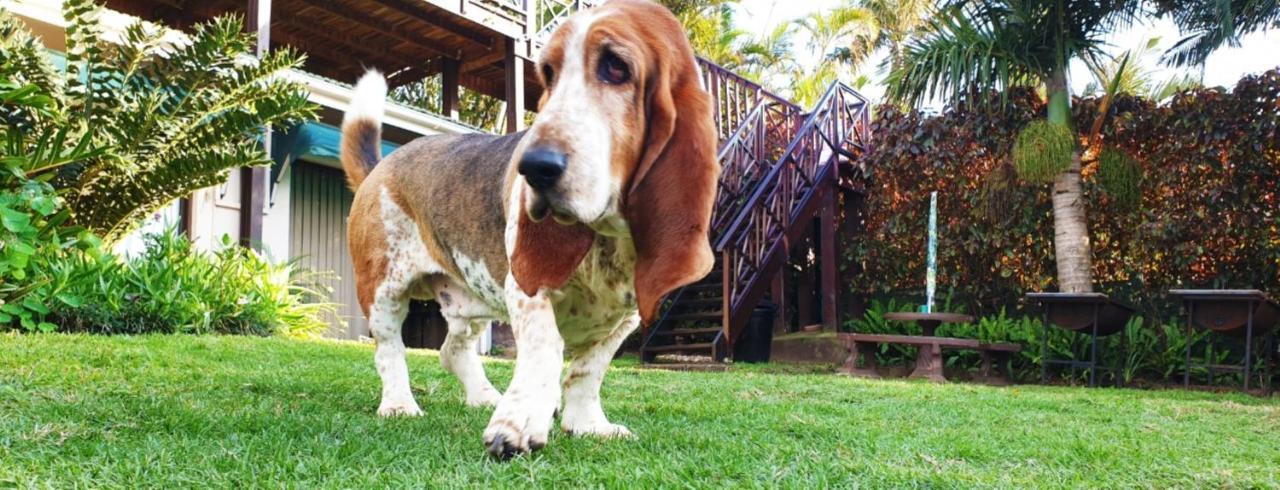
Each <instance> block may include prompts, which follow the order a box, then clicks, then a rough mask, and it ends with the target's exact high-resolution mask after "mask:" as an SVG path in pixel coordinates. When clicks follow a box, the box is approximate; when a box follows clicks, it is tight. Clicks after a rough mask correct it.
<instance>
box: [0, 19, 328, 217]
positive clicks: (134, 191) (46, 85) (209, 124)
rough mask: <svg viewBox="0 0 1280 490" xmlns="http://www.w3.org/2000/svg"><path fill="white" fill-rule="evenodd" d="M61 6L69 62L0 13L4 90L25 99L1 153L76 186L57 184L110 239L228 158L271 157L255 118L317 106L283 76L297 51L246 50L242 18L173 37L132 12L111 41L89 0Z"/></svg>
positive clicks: (13, 164)
mask: <svg viewBox="0 0 1280 490" xmlns="http://www.w3.org/2000/svg"><path fill="white" fill-rule="evenodd" d="M63 12H64V15H65V17H66V18H67V20H68V26H67V29H66V35H67V39H66V43H67V52H66V56H67V60H66V61H67V70H66V71H65V72H57V71H56V70H53V69H52V68H51V63H50V62H49V61H48V58H47V56H48V55H47V54H46V53H45V52H44V51H43V49H40V48H39V47H38V44H37V43H35V42H34V41H33V40H32V39H31V36H30V35H29V34H27V33H25V32H24V31H23V30H22V28H21V27H20V26H19V25H18V24H17V22H16V21H15V20H14V19H13V18H12V17H11V16H10V15H9V14H7V13H4V12H0V35H2V36H0V43H2V46H0V52H3V54H4V59H3V60H0V61H2V62H3V63H2V64H3V65H4V68H3V70H4V71H5V75H6V76H7V78H8V80H6V81H5V82H4V83H5V85H4V86H2V87H0V89H3V90H6V91H8V92H9V93H10V95H9V96H8V97H7V98H6V99H5V102H6V106H7V105H8V102H9V100H10V99H9V97H14V96H15V95H13V94H16V96H20V97H23V98H25V102H24V104H25V107H26V108H27V109H24V110H17V111H11V110H6V111H5V117H6V119H8V121H10V122H11V124H9V125H7V126H6V127H5V128H4V129H3V130H0V131H3V134H0V136H3V138H2V140H0V142H2V143H3V144H4V147H3V152H4V153H3V158H4V161H5V164H6V165H7V166H8V167H10V168H11V169H16V172H21V173H23V174H25V175H27V176H29V177H32V178H37V177H38V178H41V179H48V180H49V182H51V183H52V184H53V185H54V186H55V187H56V188H58V189H67V190H74V192H66V193H64V194H63V195H64V198H65V199H66V203H67V206H68V207H69V209H70V210H71V216H72V219H73V221H74V222H75V223H77V224H79V225H82V226H84V227H86V228H88V229H90V230H92V231H94V232H95V233H98V234H100V235H101V236H102V237H104V239H106V240H107V241H108V242H110V241H114V240H116V239H118V238H120V237H121V236H123V235H124V234H125V233H127V232H129V231H131V230H132V229H133V227H134V226H136V224H137V223H139V222H140V221H141V218H142V217H144V216H146V215H148V214H150V213H153V212H155V210H157V209H159V208H160V207H162V206H164V205H166V204H168V203H169V202H171V201H173V200H174V199H176V198H178V197H180V196H183V195H187V194H190V193H191V192H192V191H194V190H196V189H200V188H203V187H208V186H211V185H216V184H220V183H223V182H225V181H226V178H227V175H228V171H229V170H230V169H234V168H239V167H244V166H250V165H265V164H267V163H269V159H268V157H267V155H266V154H265V153H264V152H263V151H262V148H261V145H260V144H259V137H260V136H259V135H260V131H261V128H263V127H272V126H287V125H291V124H296V123H298V122H301V121H304V120H307V119H311V118H313V117H314V113H315V109H314V107H313V106H312V105H311V104H310V103H309V102H308V101H307V99H306V97H307V95H306V91H305V88H304V87H303V86H301V85H300V84H298V83H296V82H292V81H289V80H287V79H286V78H284V77H280V76H279V74H280V73H281V72H283V71H285V70H289V69H292V68H297V67H298V66H300V64H301V62H302V58H301V56H299V55H297V54H296V53H294V52H293V51H292V50H290V49H287V48H286V49H278V50H273V51H272V52H271V53H269V54H267V55H264V56H263V57H262V58H260V59H257V58H253V56H252V55H253V53H254V49H255V46H256V42H255V40H254V37H253V36H252V35H250V34H245V33H243V27H244V26H243V22H242V21H241V20H240V19H238V18H235V17H220V18H217V19H214V20H212V21H210V22H207V23H204V24H200V25H197V26H195V27H194V28H193V29H192V31H191V32H190V33H189V38H188V39H186V40H185V41H180V42H176V43H175V42H171V41H170V40H169V39H168V38H166V37H165V36H164V32H163V31H162V30H160V29H159V28H157V27H155V26H153V25H149V24H143V23H137V24H134V25H131V26H129V27H128V28H126V29H125V31H124V32H123V34H122V38H121V39H120V41H119V42H118V43H116V42H109V41H107V40H106V39H104V38H103V35H102V32H101V29H100V27H99V26H98V24H97V18H98V15H99V12H100V7H99V6H98V5H97V4H96V3H95V2H93V1H91V0H68V1H67V2H65V3H64V4H63ZM6 109H8V107H6Z"/></svg>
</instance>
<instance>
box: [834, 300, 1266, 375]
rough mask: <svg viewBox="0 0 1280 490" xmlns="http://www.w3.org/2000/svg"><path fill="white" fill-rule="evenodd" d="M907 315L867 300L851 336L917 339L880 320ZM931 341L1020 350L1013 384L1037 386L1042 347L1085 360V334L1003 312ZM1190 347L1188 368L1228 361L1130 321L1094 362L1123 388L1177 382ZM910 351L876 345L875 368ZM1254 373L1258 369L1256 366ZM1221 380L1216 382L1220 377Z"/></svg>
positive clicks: (909, 357) (901, 307) (1174, 324)
mask: <svg viewBox="0 0 1280 490" xmlns="http://www.w3.org/2000/svg"><path fill="white" fill-rule="evenodd" d="M943 308H944V309H947V310H948V311H951V310H950V309H951V308H952V307H950V306H949V305H947V306H944V307H943ZM913 310H914V308H913V305H912V304H911V303H910V302H906V303H903V302H899V301H898V300H897V299H895V298H887V299H873V300H872V301H871V302H870V305H869V307H868V308H867V311H866V312H865V314H864V315H863V317H862V318H859V319H855V320H853V321H851V322H850V324H849V327H850V329H851V330H852V331H855V332H859V333H877V334H892V335H920V333H921V332H920V327H919V326H918V325H916V324H915V323H911V322H891V321H888V320H886V319H885V318H884V315H885V314H886V313H891V312H896V311H913ZM935 334H936V335H938V336H941V337H955V338H962V339H977V340H980V341H983V342H991V343H997V342H1007V343H1014V344H1018V345H1021V346H1022V351H1021V352H1019V353H1018V354H1016V355H1014V356H1013V358H1012V359H1011V360H1010V361H1011V363H1012V365H1011V366H1010V368H1011V369H1012V371H1013V375H1014V379H1016V380H1018V381H1021V382H1029V383H1038V382H1040V374H1041V365H1042V361H1043V359H1044V355H1043V353H1042V351H1041V346H1042V345H1047V347H1048V349H1049V355H1050V356H1052V357H1053V358H1054V359H1068V360H1077V361H1084V360H1088V359H1089V337H1088V335H1082V334H1077V333H1074V332H1069V331H1067V330H1064V329H1061V328H1057V327H1051V328H1049V329H1048V330H1045V328H1044V326H1043V323H1042V322H1041V320H1040V319H1039V318H1038V317H1035V316H1024V315H1017V316H1010V315H1009V314H1008V312H1007V310H1006V309H1005V308H1000V309H999V311H997V312H996V313H994V314H991V315H987V316H982V317H979V318H978V319H977V320H976V321H975V322H974V323H945V324H942V325H940V326H939V327H938V329H937V331H936V332H935ZM1046 335H1047V336H1048V338H1047V341H1046V338H1045V336H1046ZM1188 340H1189V341H1190V342H1191V343H1192V347H1193V349H1192V362H1193V363H1196V364H1205V363H1213V364H1221V363H1223V362H1226V361H1228V358H1229V356H1231V355H1233V354H1232V352H1231V351H1230V350H1229V349H1225V348H1222V347H1218V348H1217V349H1216V350H1215V349H1212V348H1211V347H1210V344H1209V341H1210V334H1209V332H1208V331H1205V330H1195V331H1194V332H1192V335H1191V337H1190V338H1188V337H1187V334H1186V329H1185V328H1184V326H1182V325H1180V324H1179V323H1178V320H1177V319H1176V318H1174V319H1171V320H1170V321H1169V322H1163V323H1158V324H1156V325H1155V326H1148V324H1147V322H1145V321H1144V319H1143V318H1142V317H1140V316H1135V317H1134V318H1132V319H1131V320H1130V321H1129V323H1128V324H1127V325H1125V328H1124V329H1123V330H1122V331H1121V332H1119V333H1117V334H1115V335H1111V336H1108V337H1102V338H1100V339H1099V343H1098V362H1099V364H1100V365H1101V366H1103V367H1104V368H1110V367H1113V366H1115V367H1118V368H1119V375H1120V376H1121V379H1122V381H1123V382H1124V383H1125V384H1126V385H1133V384H1153V383H1158V384H1170V383H1179V382H1181V380H1182V374H1183V372H1184V371H1185V366H1186V348H1187V342H1188ZM916 351H917V349H916V348H915V347H908V346H901V345H891V344H881V345H880V348H879V350H878V351H877V352H876V361H877V362H878V363H880V364H881V365H899V366H908V367H909V366H911V364H912V363H913V362H914V360H915V356H916V355H917V352H916ZM1234 355H1237V356H1238V355H1239V354H1238V353H1235V354H1234ZM943 357H944V359H945V362H946V366H947V368H948V369H949V370H955V371H963V372H970V373H972V372H977V371H978V370H979V369H980V368H981V366H982V358H981V356H980V355H979V354H978V353H977V352H976V351H970V350H964V349H957V350H945V351H943ZM1232 362H1239V361H1234V360H1233V361H1232ZM1258 368H1259V369H1261V364H1259V366H1258ZM1258 372H1260V371H1258ZM1206 374H1207V373H1206V371H1205V370H1204V369H1203V368H1196V369H1195V370H1194V371H1193V372H1192V376H1193V377H1195V378H1196V379H1203V377H1204V376H1205V375H1206ZM1050 375H1051V377H1052V378H1053V379H1062V380H1064V381H1069V382H1084V381H1086V380H1087V379H1088V378H1087V376H1088V371H1085V370H1077V371H1076V372H1075V373H1074V377H1073V376H1072V373H1071V371H1070V370H1069V369H1063V368H1061V367H1060V366H1054V367H1053V368H1052V370H1051V371H1050ZM1098 376H1099V380H1100V381H1099V382H1100V383H1113V382H1114V380H1115V378H1114V377H1113V376H1114V375H1113V374H1112V373H1111V372H1109V371H1107V372H1103V371H1101V370H1100V371H1099V373H1098ZM1219 376H1220V377H1221V376H1222V375H1221V374H1219ZM1236 378H1238V376H1236ZM1257 381H1259V382H1260V381H1261V380H1260V379H1259V380H1257Z"/></svg>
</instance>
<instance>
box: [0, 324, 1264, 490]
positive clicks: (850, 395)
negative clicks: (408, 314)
mask: <svg viewBox="0 0 1280 490" xmlns="http://www.w3.org/2000/svg"><path fill="white" fill-rule="evenodd" d="M409 366H410V369H411V371H412V377H413V386H414V391H415V392H416V394H417V397H418V401H419V403H420V404H422V406H423V409H424V410H426V412H427V415H426V416H424V417H422V418H415V419H394V420H383V419H379V418H377V417H376V416H374V410H375V408H376V407H377V404H378V393H379V384H378V377H377V374H376V373H375V372H374V369H373V361H372V348H371V346H367V345H357V344H350V343H337V342H326V341H294V340H285V339H260V338H243V337H190V336H144V337H90V336H66V335H4V334H0V488H4V487H14V486H16V487H22V488H25V487H29V486H37V487H58V488H68V487H134V486H138V485H142V484H145V485H147V486H163V487H190V486H207V485H213V486H235V487H242V486H259V487H282V486H283V487H299V488H309V487H313V486H324V487H343V488H367V487H380V486H389V485H390V486H414V487H423V486H431V487H435V486H478V485H486V486H491V487H493V486H496V487H507V486H515V485H525V484H534V485H537V486H543V487H563V486H573V487H581V486H590V487H600V486H607V487H654V486H673V487H704V486H716V487H728V486H739V485H744V486H787V487H803V488H817V487H831V486H840V487H847V486H859V485H861V486H867V487H885V486H895V487H896V486H925V487H960V488H970V487H1004V488H1009V487H1025V486H1035V487H1112V488H1113V487H1121V486H1136V487H1184V488H1185V487H1280V401H1278V400H1277V399H1276V398H1272V399H1270V400H1262V399H1256V398H1250V397H1247V396H1240V395H1234V394H1227V395H1223V394H1210V393H1189V392H1181V391H1133V390H1114V389H1097V390H1087V389H1083V388H1065V387H1037V386H1020V387H1014V388H1004V389H1002V388H988V387H983V386H975V385H967V384H951V385H945V386H938V385H932V384H925V383H917V382H903V381H864V380H855V379H848V378H844V377H838V376H834V375H830V374H795V373H787V374H775V373H773V372H771V370H770V369H767V368H758V367H750V368H742V367H738V368H735V370H733V371H730V372H726V373H677V372H665V371H652V370H642V369H637V368H635V367H633V366H634V362H633V361H632V362H627V361H623V362H620V363H619V364H618V365H617V366H616V367H615V368H614V369H612V370H611V372H610V374H609V376H608V378H607V379H606V381H605V388H604V391H605V393H604V403H605V409H606V410H607V411H608V412H609V414H610V415H611V417H612V418H613V419H614V420H615V421H617V422H620V423H623V424H626V425H628V426H629V427H630V428H631V429H632V430H633V431H634V432H635V433H637V434H638V435H639V438H638V439H636V440H625V441H598V440H592V439H577V438H570V437H566V436H564V435H563V434H558V433H557V434H553V435H552V438H551V442H550V444H549V445H548V446H547V448H546V449H544V450H542V451H540V452H538V453H536V454H535V455H533V456H531V457H523V458H519V459H517V460H514V461H511V462H508V463H500V462H495V461H492V460H490V459H489V458H488V457H487V456H486V455H485V452H484V449H483V447H482V444H481V440H480V434H481V432H482V431H483V429H484V426H485V424H486V422H487V421H488V418H489V411H488V410H484V409H468V408H466V407H465V406H464V405H463V404H462V392H461V387H460V386H459V385H458V383H457V381H456V380H455V379H454V378H453V377H452V376H451V375H448V374H447V373H445V372H444V371H443V370H442V369H441V368H440V364H439V360H438V359H437V358H436V356H435V355H434V354H433V353H430V352H414V353H412V354H411V355H410V358H409ZM511 367H512V365H511V364H510V363H508V362H500V361H495V362H491V363H489V364H488V365H487V368H488V370H489V373H490V376H491V377H492V378H493V379H494V381H495V384H496V385H498V386H500V387H501V386H505V384H506V382H507V380H508V379H510V376H511Z"/></svg>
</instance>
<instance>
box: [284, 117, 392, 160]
mask: <svg viewBox="0 0 1280 490" xmlns="http://www.w3.org/2000/svg"><path fill="white" fill-rule="evenodd" d="M341 141H342V131H341V130H339V129H338V128H336V127H333V126H331V125H328V124H325V123H319V122H309V123H303V124H300V125H298V126H295V127H294V128H293V129H290V130H288V131H285V132H282V133H281V132H277V133H273V134H272V135H271V159H272V160H275V162H276V165H277V166H279V165H282V164H287V163H292V162H294V161H296V160H300V159H301V160H306V161H308V162H312V163H319V164H322V165H329V166H333V167H341V166H342V163H340V162H339V161H338V145H339V144H340V143H341ZM399 147H400V145H397V144H395V143H391V142H388V141H383V142H382V155H383V156H386V155H389V154H391V152H393V151H395V150H396V148H399Z"/></svg>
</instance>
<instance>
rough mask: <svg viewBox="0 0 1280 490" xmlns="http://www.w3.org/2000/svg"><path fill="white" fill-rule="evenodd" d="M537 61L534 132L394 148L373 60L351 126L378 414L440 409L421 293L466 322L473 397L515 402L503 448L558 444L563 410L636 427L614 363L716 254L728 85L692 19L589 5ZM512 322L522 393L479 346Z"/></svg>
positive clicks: (454, 353) (603, 428)
mask: <svg viewBox="0 0 1280 490" xmlns="http://www.w3.org/2000/svg"><path fill="white" fill-rule="evenodd" d="M537 71H538V76H539V78H540V79H541V81H542V84H543V86H544V87H545V91H544V94H543V96H542V99H541V100H540V101H539V108H540V110H539V112H538V115H537V118H536V119H535V120H534V122H533V124H532V125H531V126H530V128H529V129H528V130H527V131H525V132H521V133H515V134H510V135H506V136H492V135H479V134H469V135H443V136H428V137H422V138H418V139H417V140H414V141H412V142H410V143H409V144H407V145H405V146H404V147H402V148H400V149H399V150H397V151H396V152H394V153H392V154H390V155H388V156H387V158H385V159H383V158H381V155H380V147H379V142H380V137H381V134H380V131H381V118H382V112H383V103H384V98H385V96H386V83H385V81H384V80H383V78H382V76H381V75H379V74H377V73H372V72H371V73H370V74H367V75H365V76H364V77H363V78H362V79H361V80H360V82H359V83H358V84H357V87H356V97H355V100H353V103H352V106H351V108H350V109H349V111H348V112H347V114H346V116H345V118H344V120H343V124H342V147H341V159H342V165H343V168H344V170H345V171H346V175H347V178H348V181H349V183H350V185H351V187H352V188H353V189H355V191H356V194H355V201H354V203H353V204H352V207H351V216H350V221H349V225H348V230H349V233H348V240H349V242H350V249H351V254H352V259H353V262H354V265H355V280H356V288H357V295H358V298H359V302H360V307H361V308H362V309H363V310H364V313H365V315H366V316H367V318H368V319H369V328H370V330H371V331H372V336H373V338H374V340H375V341H376V342H377V348H376V351H375V354H374V361H375V364H376V366H377V370H378V374H379V375H380V376H381V378H382V402H381V404H380V405H379V407H378V414H379V415H383V416H395V415H409V416H412V415H420V414H422V410H421V409H420V408H419V405H418V403H417V402H416V401H415V400H414V396H413V393H412V392H411V391H410V388H409V373H408V369H407V367H406V364H405V348H404V343H403V342H402V340H401V336H400V335H401V334H400V324H401V322H402V321H404V318H405V314H406V312H407V311H408V303H409V300H410V299H435V300H437V301H438V302H439V304H440V308H441V312H442V313H443V315H444V317H445V319H446V320H447V321H448V329H449V333H448V337H447V338H446V340H445V341H444V344H443V345H442V346H441V347H440V360H441V363H442V364H443V366H444V367H445V368H446V369H447V370H448V371H450V372H452V373H453V374H455V375H456V376H457V377H458V379H459V380H460V381H461V384H462V386H463V388H464V389H465V391H466V403H467V404H468V405H471V406H494V407H495V408H494V412H493V416H492V418H491V419H490V421H489V424H488V427H487V428H486V429H485V431H484V443H485V446H486V448H487V450H488V452H489V453H490V454H492V455H494V456H495V457H498V458H503V459H505V458H509V457H511V456H515V455H518V454H522V453H527V452H529V451H532V450H537V449H539V448H541V447H543V446H544V445H545V444H546V442H547V436H548V433H549V432H550V429H551V426H552V424H553V422H554V418H555V414H556V413H557V412H558V413H559V414H560V427H561V428H562V429H564V430H565V432H567V433H569V434H573V435H592V436H601V437H618V436H630V435H631V433H630V432H629V431H628V430H627V428H626V427H623V426H622V425H618V424H615V423H612V422H610V421H609V419H608V418H606V417H605V414H604V410H603V408H602V407H601V404H600V385H601V382H602V380H603V377H604V373H605V370H606V369H607V368H608V366H609V361H610V360H611V359H612V358H613V356H614V353H615V352H616V351H617V350H618V347H619V345H621V344H622V341H623V340H624V339H625V338H626V337H627V336H628V335H630V334H631V333H632V332H633V331H634V330H635V329H636V328H637V327H638V326H640V325H641V324H642V323H643V322H649V321H652V320H653V319H654V315H655V312H656V311H657V309H658V305H659V302H660V301H661V299H662V297H663V296H664V295H666V294H667V293H669V292H671V291H672V290H674V289H676V288H678V287H680V286H683V285H686V284H689V283H692V282H694V281H696V280H698V279H700V278H702V277H703V276H704V275H706V274H707V273H708V272H709V271H710V269H711V267H712V263H713V256H712V253H711V247H710V244H709V243H708V236H707V232H708V227H709V222H710V218H711V210H712V203H713V200H714V198H715V191H716V182H717V179H718V176H719V172H720V167H719V164H718V163H717V161H716V158H715V150H716V144H717V140H716V135H715V131H714V127H713V123H712V119H711V118H712V115H711V114H712V105H711V98H710V96H709V95H708V94H707V92H706V90H705V89H704V88H703V87H702V86H701V78H700V76H699V72H698V68H697V64H696V61H695V60H694V54H693V51H692V49H691V48H690V46H689V42H688V40H687V38H686V37H685V34H684V32H683V29H682V28H681V25H680V23H679V22H678V21H677V20H676V18H675V16H673V15H672V14H671V13H670V12H669V11H667V10H666V9H665V8H663V7H662V6H660V5H658V4H656V3H651V2H649V1H647V0H613V1H610V2H608V3H606V4H604V5H602V6H600V7H597V8H594V9H590V10H584V11H581V12H578V13H576V14H574V15H573V16H571V17H570V18H568V19H567V20H566V21H565V22H564V23H563V24H562V25H561V26H560V27H559V28H558V29H556V31H555V32H554V33H553V34H552V37H551V39H550V41H549V42H548V44H547V45H546V46H545V48H544V49H543V50H542V53H541V56H540V60H539V61H538V65H537ZM494 320H500V321H506V322H509V323H510V324H511V326H512V329H513V331H514V333H515V340H516V348H517V358H516V362H515V374H514V376H513V378H512V380H511V384H510V386H508V388H507V390H506V393H499V391H498V390H497V389H495V388H494V387H493V385H492V384H490V382H489V380H488V378H487V377H486V376H485V373H484V368H483V366H482V365H481V362H480V358H479V356H478V354H477V353H476V342H477V340H478V338H479V336H480V335H481V333H482V331H483V329H485V328H487V327H488V325H489V324H490V323H491V322H492V321H494ZM565 358H568V359H569V367H568V372H567V373H566V374H565V375H564V377H563V378H561V373H562V371H564V360H565ZM562 401H563V404H562V403H561V402H562Z"/></svg>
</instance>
